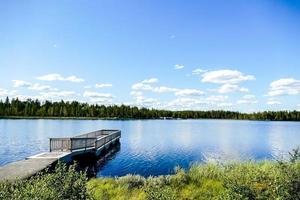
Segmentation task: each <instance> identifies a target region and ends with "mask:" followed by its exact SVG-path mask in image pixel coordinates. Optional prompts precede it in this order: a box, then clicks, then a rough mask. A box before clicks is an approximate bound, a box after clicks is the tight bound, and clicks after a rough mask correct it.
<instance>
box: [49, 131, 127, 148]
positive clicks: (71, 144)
mask: <svg viewBox="0 0 300 200" xmlns="http://www.w3.org/2000/svg"><path fill="white" fill-rule="evenodd" d="M120 137H121V131H119V130H99V131H94V132H90V133H86V134H82V135H78V136H75V137H68V138H50V152H52V151H71V152H72V151H76V150H86V149H91V148H94V149H98V148H100V147H102V146H103V145H105V144H107V143H109V142H111V141H113V140H115V139H117V138H120Z"/></svg>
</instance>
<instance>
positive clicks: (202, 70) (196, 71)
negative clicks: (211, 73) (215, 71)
mask: <svg viewBox="0 0 300 200" xmlns="http://www.w3.org/2000/svg"><path fill="white" fill-rule="evenodd" d="M205 72H207V70H204V69H200V68H198V69H194V70H193V71H192V74H193V75H199V74H203V73H205Z"/></svg>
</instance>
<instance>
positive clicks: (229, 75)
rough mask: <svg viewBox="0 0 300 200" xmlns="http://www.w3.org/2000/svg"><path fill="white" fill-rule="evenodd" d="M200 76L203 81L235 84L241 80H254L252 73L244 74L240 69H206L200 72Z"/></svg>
mask: <svg viewBox="0 0 300 200" xmlns="http://www.w3.org/2000/svg"><path fill="white" fill-rule="evenodd" d="M201 76H202V82H204V83H218V84H237V83H241V82H243V81H250V80H255V77H254V76H252V75H244V74H243V73H242V72H240V71H237V70H228V69H225V70H216V71H208V72H205V73H203V74H201Z"/></svg>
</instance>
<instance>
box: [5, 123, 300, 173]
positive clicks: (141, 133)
mask: <svg viewBox="0 0 300 200" xmlns="http://www.w3.org/2000/svg"><path fill="white" fill-rule="evenodd" d="M98 129H120V130H121V131H122V138H121V140H120V145H119V146H118V147H116V148H114V149H112V150H111V152H110V154H109V155H108V156H106V157H105V158H103V159H101V160H99V161H98V162H97V176H122V175H125V174H128V173H131V174H140V175H144V176H149V175H161V174H169V173H171V172H172V171H173V169H174V167H175V166H177V165H179V166H182V167H184V168H187V167H188V166H189V165H190V164H192V163H195V162H200V163H202V162H209V161H217V162H224V161H229V160H264V159H277V158H282V157H283V156H285V155H286V154H287V152H288V151H291V150H292V149H293V148H296V147H298V146H300V123H299V122H270V121H236V120H125V121H124V120H10V119H9V120H6V119H2V120H0V166H3V165H5V164H7V163H10V162H13V161H17V160H21V159H24V158H26V157H28V156H31V155H34V154H37V153H40V152H43V151H48V148H49V139H48V138H49V137H63V136H72V135H78V134H80V133H85V132H90V131H94V130H98Z"/></svg>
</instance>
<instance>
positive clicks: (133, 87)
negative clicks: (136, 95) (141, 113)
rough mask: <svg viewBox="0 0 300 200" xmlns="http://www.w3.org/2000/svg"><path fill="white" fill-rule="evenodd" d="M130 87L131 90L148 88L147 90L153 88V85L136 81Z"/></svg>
mask: <svg viewBox="0 0 300 200" xmlns="http://www.w3.org/2000/svg"><path fill="white" fill-rule="evenodd" d="M131 88H132V89H133V90H148V91H151V90H153V87H152V86H151V85H148V84H144V83H136V84H133V85H132V86H131Z"/></svg>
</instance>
